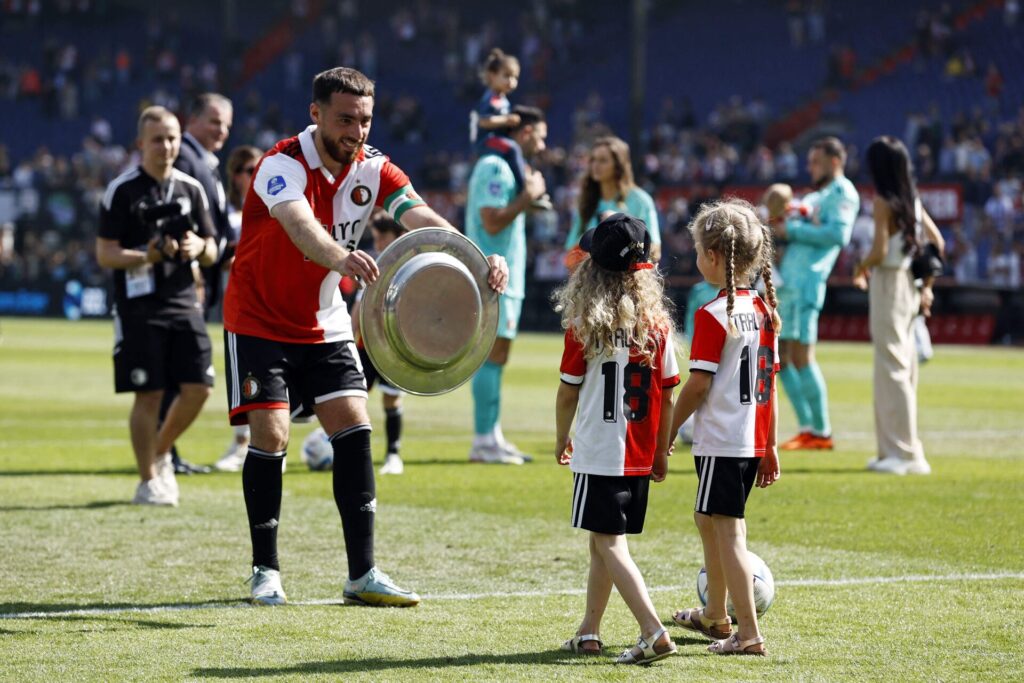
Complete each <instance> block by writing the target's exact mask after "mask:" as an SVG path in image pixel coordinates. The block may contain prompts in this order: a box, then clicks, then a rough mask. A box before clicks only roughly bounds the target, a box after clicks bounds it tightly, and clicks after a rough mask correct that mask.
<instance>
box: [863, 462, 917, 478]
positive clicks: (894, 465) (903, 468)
mask: <svg viewBox="0 0 1024 683" xmlns="http://www.w3.org/2000/svg"><path fill="white" fill-rule="evenodd" d="M909 466H910V461H909V460H904V459H903V458H875V459H873V460H871V461H870V462H868V469H869V470H871V471H872V472H879V473H881V474H897V475H904V474H906V473H907V471H908V468H909Z"/></svg>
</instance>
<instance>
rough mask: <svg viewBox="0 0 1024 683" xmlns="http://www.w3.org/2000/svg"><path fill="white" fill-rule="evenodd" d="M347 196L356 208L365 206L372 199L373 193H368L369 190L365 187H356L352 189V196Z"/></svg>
mask: <svg viewBox="0 0 1024 683" xmlns="http://www.w3.org/2000/svg"><path fill="white" fill-rule="evenodd" d="M349 196H350V197H351V198H352V201H353V202H355V204H356V205H357V206H366V205H367V204H369V203H370V200H371V199H373V193H372V192H370V188H368V187H367V186H366V185H356V186H355V187H354V188H352V194H350V195H349Z"/></svg>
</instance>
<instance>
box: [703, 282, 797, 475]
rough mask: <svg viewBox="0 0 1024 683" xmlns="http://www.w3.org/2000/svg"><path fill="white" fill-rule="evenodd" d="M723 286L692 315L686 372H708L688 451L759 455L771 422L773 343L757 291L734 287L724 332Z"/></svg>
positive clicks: (774, 368) (774, 367) (775, 352)
mask: <svg viewBox="0 0 1024 683" xmlns="http://www.w3.org/2000/svg"><path fill="white" fill-rule="evenodd" d="M726 304H727V299H726V294H725V291H724V290H723V291H721V292H719V293H718V297H717V298H715V299H712V300H711V301H709V302H708V303H706V304H704V305H703V306H701V307H700V308H699V309H698V310H697V314H696V315H695V316H694V321H693V325H694V331H693V343H692V344H691V345H690V371H691V372H692V371H694V370H703V371H705V372H711V373H714V375H715V377H714V379H713V380H712V382H711V390H710V391H709V392H708V395H707V398H706V399H705V400H704V402H703V403H701V405H700V407H699V408H697V413H696V417H695V421H694V429H693V454H694V455H713V456H726V457H736V458H752V457H761V456H763V455H764V451H765V447H766V445H767V443H768V428H769V426H770V424H771V414H772V393H773V392H774V387H775V373H776V372H778V369H779V365H778V361H777V359H778V356H779V344H778V338H777V337H776V333H775V330H774V329H773V327H772V324H771V315H770V313H769V312H768V306H767V305H766V304H765V303H764V301H762V300H761V297H760V296H758V294H757V292H755V291H753V290H749V289H740V290H737V291H736V299H735V302H734V304H733V311H732V320H733V323H734V324H735V325H736V329H737V330H738V331H739V336H737V337H730V336H729V322H728V319H727V318H726V314H725V308H726Z"/></svg>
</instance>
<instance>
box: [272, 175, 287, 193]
mask: <svg viewBox="0 0 1024 683" xmlns="http://www.w3.org/2000/svg"><path fill="white" fill-rule="evenodd" d="M287 186H288V184H287V183H286V182H285V181H284V176H280V175H276V176H274V177H273V178H271V179H270V180H268V181H267V194H269V195H271V196H273V195H276V194H278V193H280V192H281V190H283V189H284V188H285V187H287Z"/></svg>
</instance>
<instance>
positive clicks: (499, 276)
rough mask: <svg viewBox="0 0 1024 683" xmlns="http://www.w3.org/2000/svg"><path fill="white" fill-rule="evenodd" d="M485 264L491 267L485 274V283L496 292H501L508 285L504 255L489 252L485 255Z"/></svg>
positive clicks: (506, 264)
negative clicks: (488, 254) (489, 253)
mask: <svg viewBox="0 0 1024 683" xmlns="http://www.w3.org/2000/svg"><path fill="white" fill-rule="evenodd" d="M487 265H489V266H490V267H491V272H490V273H488V275H487V284H489V285H490V286H491V289H493V290H494V291H495V292H497V293H498V294H501V293H503V292H504V291H505V288H506V287H508V263H507V262H506V261H505V257H504V256H499V255H498V254H491V255H490V256H488V257H487Z"/></svg>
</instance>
